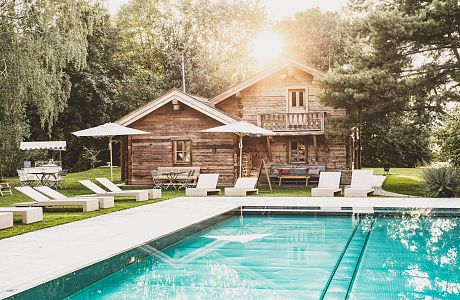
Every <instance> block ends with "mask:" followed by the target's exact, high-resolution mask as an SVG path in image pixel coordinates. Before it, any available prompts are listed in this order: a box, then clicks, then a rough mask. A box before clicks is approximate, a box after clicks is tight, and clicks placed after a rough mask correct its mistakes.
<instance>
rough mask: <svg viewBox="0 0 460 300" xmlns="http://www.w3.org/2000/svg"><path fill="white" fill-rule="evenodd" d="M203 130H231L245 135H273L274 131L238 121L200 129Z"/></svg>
mask: <svg viewBox="0 0 460 300" xmlns="http://www.w3.org/2000/svg"><path fill="white" fill-rule="evenodd" d="M201 131H203V132H231V133H235V134H238V135H247V134H254V135H258V134H260V135H273V134H274V132H273V131H270V130H267V129H264V128H261V127H259V126H256V125H254V124H251V123H248V122H245V121H239V122H236V123H232V124H227V125H222V126H218V127H213V128H209V129H205V130H201Z"/></svg>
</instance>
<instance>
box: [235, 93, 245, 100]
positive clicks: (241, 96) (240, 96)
mask: <svg viewBox="0 0 460 300" xmlns="http://www.w3.org/2000/svg"><path fill="white" fill-rule="evenodd" d="M235 97H236V98H238V99H242V98H243V93H242V92H241V91H238V92H236V93H235Z"/></svg>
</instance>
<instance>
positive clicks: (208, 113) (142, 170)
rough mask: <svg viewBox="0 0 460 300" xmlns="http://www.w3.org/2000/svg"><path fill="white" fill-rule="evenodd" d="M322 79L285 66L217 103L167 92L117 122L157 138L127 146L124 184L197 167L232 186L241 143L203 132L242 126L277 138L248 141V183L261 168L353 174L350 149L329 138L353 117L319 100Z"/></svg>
mask: <svg viewBox="0 0 460 300" xmlns="http://www.w3.org/2000/svg"><path fill="white" fill-rule="evenodd" d="M322 76H324V73H323V72H321V71H320V70H317V69H315V68H313V67H311V66H309V65H306V64H303V63H299V62H295V61H286V62H284V63H282V64H279V65H277V66H275V67H272V68H270V69H267V70H265V71H263V72H260V73H258V74H256V75H255V76H253V77H251V78H248V79H246V80H244V81H242V82H240V83H238V84H236V85H235V86H233V87H231V88H229V89H227V90H226V91H224V92H222V93H221V94H219V95H217V96H215V97H214V98H212V99H205V98H202V97H197V96H193V95H189V94H186V93H183V92H181V91H179V90H176V89H173V90H170V91H168V92H167V93H165V94H163V95H161V96H159V97H158V98H156V99H154V100H152V101H150V102H149V103H147V104H145V105H144V106H142V107H140V108H138V109H137V110H135V111H133V112H131V113H129V114H127V115H126V116H124V117H122V118H121V119H119V120H118V121H117V123H119V124H121V125H124V126H129V127H132V128H136V129H140V130H144V131H148V132H151V133H152V134H151V135H145V136H129V137H127V138H124V139H123V140H122V143H121V167H122V180H123V181H125V182H126V183H127V184H150V183H151V182H152V178H151V175H150V170H155V169H157V168H158V167H168V166H193V167H200V168H201V173H219V174H220V179H219V184H221V185H231V184H233V183H234V182H235V180H236V178H237V174H238V167H239V166H238V163H239V160H238V140H237V137H236V135H234V134H232V133H206V132H202V130H204V129H208V128H212V127H216V126H220V125H224V124H230V123H232V122H237V121H239V120H244V121H247V122H251V123H253V124H255V125H258V126H260V127H263V128H266V129H268V130H271V131H273V132H274V135H273V136H270V137H264V136H260V137H259V136H254V137H244V139H243V145H244V146H243V149H244V155H243V166H244V167H245V168H244V170H245V171H244V172H245V175H249V174H251V173H252V174H254V172H253V171H254V170H257V169H258V167H259V164H260V162H261V160H264V161H265V162H266V164H267V165H268V166H282V167H283V168H284V167H289V166H293V167H306V166H310V167H314V166H321V167H322V168H323V169H326V170H345V169H349V168H351V159H350V156H351V153H350V152H351V151H350V145H349V143H348V142H346V141H343V140H340V139H331V138H328V137H326V135H325V132H326V130H327V129H328V128H331V127H332V126H334V125H333V123H332V122H330V120H331V118H333V117H335V116H343V115H344V114H345V113H346V112H345V111H344V110H342V109H334V108H331V107H326V106H324V105H322V104H321V103H320V102H319V101H318V100H317V99H316V98H315V92H316V89H317V83H316V79H317V78H320V77H322Z"/></svg>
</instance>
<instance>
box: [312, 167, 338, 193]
mask: <svg viewBox="0 0 460 300" xmlns="http://www.w3.org/2000/svg"><path fill="white" fill-rule="evenodd" d="M341 175H342V173H340V172H321V173H320V175H319V183H318V187H316V188H312V189H311V195H312V197H334V196H335V195H336V194H340V192H342V190H341V189H340V188H339V186H340V176H341Z"/></svg>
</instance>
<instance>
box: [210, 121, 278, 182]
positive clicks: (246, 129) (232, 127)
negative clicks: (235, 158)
mask: <svg viewBox="0 0 460 300" xmlns="http://www.w3.org/2000/svg"><path fill="white" fill-rule="evenodd" d="M202 132H229V133H234V134H236V135H237V136H238V137H239V143H238V147H239V149H240V172H239V177H241V175H242V171H243V166H242V163H243V137H244V136H246V135H251V134H253V135H273V134H275V133H274V132H273V131H270V130H267V129H264V128H261V127H259V126H256V125H253V124H251V123H248V122H245V121H239V122H236V123H232V124H227V125H222V126H218V127H214V128H209V129H205V130H202Z"/></svg>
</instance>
